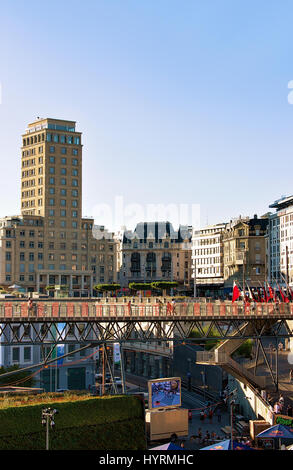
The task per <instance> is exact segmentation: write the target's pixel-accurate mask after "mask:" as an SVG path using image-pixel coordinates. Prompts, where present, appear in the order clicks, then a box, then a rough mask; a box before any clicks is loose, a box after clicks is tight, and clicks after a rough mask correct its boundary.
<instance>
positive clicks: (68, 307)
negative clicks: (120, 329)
mask: <svg viewBox="0 0 293 470" xmlns="http://www.w3.org/2000/svg"><path fill="white" fill-rule="evenodd" d="M270 316H279V317H282V316H283V317H286V318H288V317H289V318H291V316H292V319H293V303H288V304H286V303H279V304H275V303H260V304H255V305H252V304H243V303H242V302H238V303H236V302H235V303H232V302H209V303H199V302H186V303H185V302H184V303H178V304H176V305H175V306H174V305H171V304H160V303H156V304H155V303H153V304H143V303H142V304H132V305H130V304H125V303H121V304H119V303H113V304H111V303H109V304H101V303H99V302H96V301H88V302H84V301H83V302H79V301H68V302H67V301H66V302H64V301H62V302H58V301H47V300H45V301H43V300H42V301H41V300H39V301H35V302H34V303H33V306H32V308H29V306H28V303H27V301H13V302H12V301H7V302H6V301H2V302H1V301H0V319H2V321H3V320H10V321H12V320H13V319H17V320H20V319H23V320H25V319H32V318H35V319H41V318H44V317H46V318H52V319H58V318H60V319H61V318H62V319H65V320H66V319H72V320H74V319H76V318H81V319H90V318H92V319H101V318H107V319H108V318H115V319H117V318H118V319H119V318H121V319H124V318H139V319H141V318H146V319H149V318H152V319H153V318H156V317H158V318H170V320H171V319H174V318H178V319H179V318H187V319H201V318H205V319H206V318H218V319H220V320H221V319H223V320H224V319H225V318H229V319H231V318H233V317H241V318H246V317H262V318H263V317H270Z"/></svg>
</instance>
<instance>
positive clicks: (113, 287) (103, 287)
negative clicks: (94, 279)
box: [94, 284, 121, 296]
mask: <svg viewBox="0 0 293 470" xmlns="http://www.w3.org/2000/svg"><path fill="white" fill-rule="evenodd" d="M120 288H121V286H120V284H97V285H96V286H94V289H95V290H97V291H99V292H103V295H104V296H107V294H108V292H111V293H113V292H116V291H117V290H119V289H120Z"/></svg>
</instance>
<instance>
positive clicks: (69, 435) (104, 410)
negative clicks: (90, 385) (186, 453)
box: [0, 396, 145, 450]
mask: <svg viewBox="0 0 293 470" xmlns="http://www.w3.org/2000/svg"><path fill="white" fill-rule="evenodd" d="M48 406H50V407H53V408H56V409H58V411H59V414H57V415H56V416H55V424H56V425H55V430H54V431H50V441H51V444H50V448H51V449H59V450H60V449H64V450H67V449H72V450H73V449H92V450H96V449H117V450H121V449H144V448H145V432H144V429H145V428H144V414H143V407H142V403H141V401H140V400H139V399H138V398H137V397H132V396H118V397H117V396H116V397H102V398H100V397H99V398H96V397H93V398H89V399H86V400H76V401H71V402H58V403H56V402H54V401H50V402H49V401H48V402H47V403H42V404H33V405H28V406H19V407H13V408H6V409H1V410H0V436H1V439H0V450H4V449H10V450H17V449H19V450H26V449H43V448H44V445H45V444H44V443H45V428H43V427H42V426H41V411H42V408H44V407H48ZM121 446H122V447H121Z"/></svg>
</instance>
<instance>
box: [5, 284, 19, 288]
mask: <svg viewBox="0 0 293 470" xmlns="http://www.w3.org/2000/svg"><path fill="white" fill-rule="evenodd" d="M8 289H21V286H18V285H17V284H12V286H9V288H8Z"/></svg>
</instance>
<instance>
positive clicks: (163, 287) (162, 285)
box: [151, 281, 178, 297]
mask: <svg viewBox="0 0 293 470" xmlns="http://www.w3.org/2000/svg"><path fill="white" fill-rule="evenodd" d="M151 285H152V287H153V288H154V289H159V290H160V291H162V294H163V296H164V297H166V293H167V290H169V289H172V288H173V287H177V286H178V282H176V281H155V282H152V284H151Z"/></svg>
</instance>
